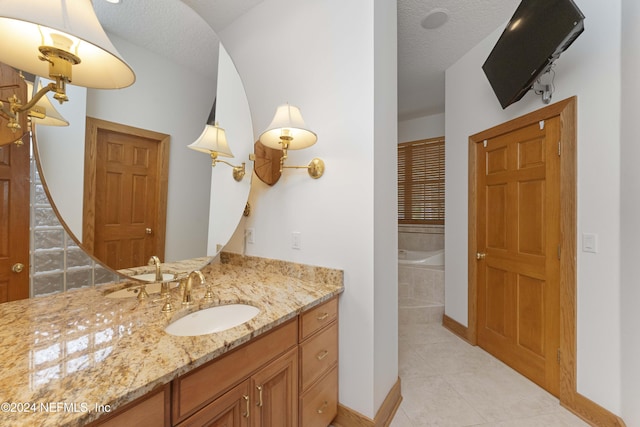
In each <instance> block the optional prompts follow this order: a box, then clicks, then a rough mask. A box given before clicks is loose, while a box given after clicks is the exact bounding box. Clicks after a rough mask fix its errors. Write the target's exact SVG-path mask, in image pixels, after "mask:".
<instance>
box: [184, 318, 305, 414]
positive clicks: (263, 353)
mask: <svg viewBox="0 0 640 427" xmlns="http://www.w3.org/2000/svg"><path fill="white" fill-rule="evenodd" d="M297 335H298V325H297V323H296V321H295V320H292V321H290V322H288V323H286V324H284V325H282V326H280V327H278V328H277V329H275V330H274V331H272V332H269V333H267V334H264V335H262V336H260V337H258V338H256V339H254V340H252V341H250V342H249V344H246V345H244V346H242V347H240V348H238V349H236V350H233V351H231V352H230V353H229V354H225V355H223V356H221V357H220V358H219V359H216V360H214V361H212V362H210V363H209V364H207V365H204V366H203V367H201V368H198V369H196V370H194V371H192V372H190V373H188V374H186V375H184V376H182V377H180V378H178V379H176V380H175V381H174V393H173V413H172V418H173V422H174V423H176V422H178V421H182V420H183V419H185V418H186V417H187V416H189V415H190V414H192V413H193V412H195V411H196V410H197V409H199V408H201V407H202V406H204V405H205V404H206V403H208V402H210V401H211V400H213V399H214V398H215V397H217V396H219V395H220V394H222V393H223V392H225V391H226V390H228V389H230V388H231V387H232V386H233V385H235V384H236V383H237V382H238V381H239V380H242V379H244V378H248V377H249V376H250V375H251V374H252V373H253V372H255V371H256V370H257V369H258V368H260V367H261V366H263V365H265V364H266V363H268V362H269V361H271V360H273V359H275V358H276V357H277V356H279V355H280V354H282V353H283V352H285V351H286V350H288V349H289V348H291V347H293V346H295V345H296V338H297Z"/></svg>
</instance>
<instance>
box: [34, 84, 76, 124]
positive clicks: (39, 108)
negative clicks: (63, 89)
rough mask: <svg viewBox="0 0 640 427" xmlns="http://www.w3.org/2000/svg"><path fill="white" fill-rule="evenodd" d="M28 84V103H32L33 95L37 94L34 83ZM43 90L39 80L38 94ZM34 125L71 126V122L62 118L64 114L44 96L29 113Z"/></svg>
mask: <svg viewBox="0 0 640 427" xmlns="http://www.w3.org/2000/svg"><path fill="white" fill-rule="evenodd" d="M26 83H27V101H31V99H32V94H33V93H34V92H35V91H34V89H33V83H31V82H30V81H28V80H27V81H26ZM41 90H42V84H41V83H40V81H39V80H38V92H40V91H41ZM27 114H28V115H29V117H30V119H31V122H32V123H35V124H38V125H43V126H69V122H68V121H67V120H66V119H65V118H64V117H62V114H60V112H59V111H58V110H56V109H55V107H54V106H53V104H51V101H50V100H49V97H48V96H43V97H42V98H40V99H39V100H38V102H36V105H34V106H33V107H32V108H31V109H30V110H29V112H28V113H27Z"/></svg>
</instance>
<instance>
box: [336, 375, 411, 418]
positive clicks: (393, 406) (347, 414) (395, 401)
mask: <svg viewBox="0 0 640 427" xmlns="http://www.w3.org/2000/svg"><path fill="white" fill-rule="evenodd" d="M401 388H402V387H401V384H400V378H399V377H398V381H396V383H395V384H394V385H393V387H391V390H389V393H388V394H387V397H386V398H385V399H384V402H382V405H380V408H379V409H378V412H376V416H375V419H373V420H372V419H371V418H369V417H367V416H365V415H362V414H361V413H359V412H358V411H354V410H353V409H351V408H348V407H346V406H344V405H342V404H338V415H337V416H336V418H334V420H333V421H332V422H331V425H333V426H335V427H388V426H389V425H390V424H391V421H392V420H393V417H394V416H395V414H396V412H397V411H398V408H399V407H400V403H401V402H402V390H401Z"/></svg>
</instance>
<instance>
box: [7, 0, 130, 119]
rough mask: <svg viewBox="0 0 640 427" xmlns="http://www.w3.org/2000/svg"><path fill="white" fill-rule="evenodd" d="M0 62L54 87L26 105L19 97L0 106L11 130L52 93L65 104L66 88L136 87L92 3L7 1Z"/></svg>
mask: <svg viewBox="0 0 640 427" xmlns="http://www.w3.org/2000/svg"><path fill="white" fill-rule="evenodd" d="M0 40H3V41H4V42H3V44H2V50H0V62H4V63H5V64H7V65H10V66H12V67H14V68H17V69H19V70H23V71H26V72H28V73H30V74H34V75H36V76H42V77H47V78H49V79H51V80H53V81H54V82H52V83H49V84H48V85H47V86H45V87H44V88H43V89H42V90H40V91H38V93H36V94H35V95H33V97H32V98H31V100H30V101H29V102H27V103H26V104H24V105H23V104H22V101H21V100H19V99H17V97H16V96H12V97H11V98H9V106H5V105H0V108H1V109H2V111H3V112H4V113H5V114H6V115H7V116H8V117H9V123H8V124H7V126H8V127H10V128H12V129H13V130H14V131H16V130H18V129H19V128H20V125H19V124H18V120H17V115H18V114H20V113H22V112H25V111H29V110H31V109H32V108H33V107H34V105H36V103H37V102H38V101H39V100H40V99H41V98H42V97H43V96H44V95H45V94H46V93H47V92H49V91H51V92H54V93H55V95H54V98H55V99H57V100H58V102H60V103H63V102H65V101H67V100H68V97H67V95H66V84H67V83H73V84H74V85H77V86H84V87H88V88H95V89H117V88H124V87H127V86H130V85H132V84H133V83H134V82H135V74H134V72H133V70H132V69H131V68H130V67H129V65H127V63H126V62H124V60H123V59H122V57H121V56H120V54H119V53H118V51H117V50H116V48H115V47H114V46H113V44H111V41H110V40H109V38H108V37H107V35H106V34H105V32H104V30H103V29H102V26H101V25H100V22H99V21H98V17H97V16H96V14H95V12H94V11H93V6H92V4H91V0H4V1H3V2H2V8H1V9H0Z"/></svg>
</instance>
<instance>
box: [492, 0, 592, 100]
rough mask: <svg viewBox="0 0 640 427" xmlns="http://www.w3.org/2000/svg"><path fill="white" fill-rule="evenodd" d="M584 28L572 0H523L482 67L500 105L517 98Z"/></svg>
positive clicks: (578, 11)
mask: <svg viewBox="0 0 640 427" xmlns="http://www.w3.org/2000/svg"><path fill="white" fill-rule="evenodd" d="M582 31H584V15H583V14H582V12H581V11H580V9H578V7H577V6H576V5H575V3H574V2H573V1H572V0H522V2H521V3H520V5H519V6H518V9H516V11H515V13H514V14H513V17H512V18H511V20H510V21H509V23H508V24H507V27H506V28H505V30H504V31H503V33H502V35H501V36H500V38H499V39H498V42H497V43H496V45H495V46H494V47H493V50H492V51H491V53H490V54H489V57H488V58H487V60H486V61H485V63H484V64H483V65H482V69H483V70H484V73H485V74H486V76H487V78H488V79H489V83H490V84H491V87H492V88H493V91H494V92H495V94H496V96H497V97H498V100H499V101H500V105H502V108H503V109H504V108H507V107H508V106H509V105H511V104H513V103H514V102H516V101H519V100H520V99H521V98H522V97H523V96H524V94H525V93H527V91H528V90H529V89H530V88H531V86H532V85H533V83H534V82H535V81H536V80H537V79H538V77H539V76H540V75H541V74H542V73H544V72H546V71H547V70H548V69H549V67H550V66H551V64H552V63H553V61H555V60H556V59H557V58H558V57H559V56H560V54H561V53H562V52H564V51H565V50H566V49H567V48H568V47H569V46H570V45H571V43H573V41H574V40H575V39H576V38H577V37H578V36H579V35H580V34H581V33H582Z"/></svg>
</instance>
